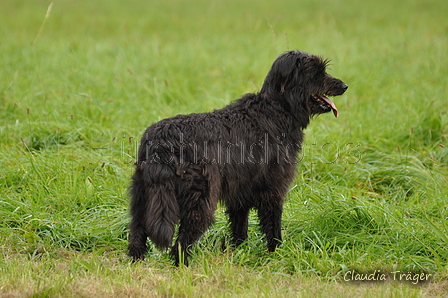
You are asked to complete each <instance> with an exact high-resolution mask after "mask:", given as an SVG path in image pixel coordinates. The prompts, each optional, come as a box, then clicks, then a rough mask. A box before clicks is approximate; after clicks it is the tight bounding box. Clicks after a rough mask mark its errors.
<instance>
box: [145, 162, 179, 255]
mask: <svg viewBox="0 0 448 298" xmlns="http://www.w3.org/2000/svg"><path fill="white" fill-rule="evenodd" d="M141 170H142V171H141V179H142V180H143V181H141V182H143V183H140V185H139V186H140V187H142V186H143V187H144V190H142V192H140V193H144V198H142V199H143V200H144V201H145V203H144V204H143V206H142V207H143V208H145V210H142V211H143V212H144V213H145V215H144V216H143V222H142V224H143V225H144V227H145V231H146V234H147V235H148V237H149V238H150V239H151V240H152V242H153V243H154V244H155V246H156V247H158V248H161V249H165V248H169V247H170V246H171V243H172V240H173V235H174V226H175V224H176V222H177V221H178V220H179V205H178V203H177V199H176V193H175V186H174V181H175V178H176V177H175V173H174V172H173V171H172V170H171V169H170V168H169V166H168V165H164V164H143V165H141Z"/></svg>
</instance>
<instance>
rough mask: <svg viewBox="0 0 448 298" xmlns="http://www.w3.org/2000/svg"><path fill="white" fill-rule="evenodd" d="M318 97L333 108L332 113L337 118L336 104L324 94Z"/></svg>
mask: <svg viewBox="0 0 448 298" xmlns="http://www.w3.org/2000/svg"><path fill="white" fill-rule="evenodd" d="M320 99H322V100H323V101H325V102H326V103H328V104H329V105H330V107H331V109H332V110H333V114H334V116H335V117H336V118H338V114H339V113H338V109H337V108H336V105H335V104H334V103H333V102H332V101H331V100H330V99H329V98H326V97H325V96H320Z"/></svg>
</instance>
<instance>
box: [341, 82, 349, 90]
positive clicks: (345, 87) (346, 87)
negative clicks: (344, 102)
mask: <svg viewBox="0 0 448 298" xmlns="http://www.w3.org/2000/svg"><path fill="white" fill-rule="evenodd" d="M342 89H344V92H345V90H347V89H348V85H347V84H346V83H342Z"/></svg>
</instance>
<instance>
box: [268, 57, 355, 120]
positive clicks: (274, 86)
mask: <svg viewBox="0 0 448 298" xmlns="http://www.w3.org/2000/svg"><path fill="white" fill-rule="evenodd" d="M328 62H329V61H328V60H324V59H322V58H320V57H318V56H315V55H310V54H308V53H306V52H302V51H290V52H286V53H283V54H281V55H280V56H279V57H278V58H277V59H276V60H275V61H274V63H273V64H272V68H271V70H270V71H269V73H268V75H267V76H266V79H265V81H264V84H263V87H262V88H261V91H260V93H261V94H262V95H263V96H265V97H268V98H271V99H274V100H281V101H283V104H287V108H288V109H289V110H290V111H291V113H294V114H295V116H297V117H304V116H307V118H308V119H309V118H310V117H311V116H313V115H319V114H323V113H328V112H330V111H333V113H334V115H335V116H336V117H338V110H337V108H336V105H335V104H334V103H333V102H332V101H331V100H330V99H329V98H328V96H337V95H341V94H343V93H344V92H345V90H347V88H348V85H347V84H345V83H344V82H342V81H341V80H339V79H336V78H333V77H332V76H330V75H329V74H327V72H326V68H327V65H328ZM304 120H305V119H304ZM307 124H308V123H304V125H305V126H306V125H307Z"/></svg>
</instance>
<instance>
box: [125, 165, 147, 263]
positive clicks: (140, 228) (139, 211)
mask: <svg viewBox="0 0 448 298" xmlns="http://www.w3.org/2000/svg"><path fill="white" fill-rule="evenodd" d="M129 191H130V195H131V198H132V200H131V210H130V213H131V216H132V219H131V222H130V224H129V231H130V236H129V245H128V250H129V253H128V254H129V256H130V257H132V260H133V261H134V262H135V261H138V260H142V259H143V258H144V256H145V253H146V251H147V246H146V239H147V237H148V235H147V234H146V230H145V212H146V209H147V207H146V206H147V201H146V197H147V194H146V188H145V183H144V181H143V177H142V175H141V173H140V171H137V172H136V173H135V174H134V176H133V183H132V185H131V187H130V189H129Z"/></svg>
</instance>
